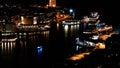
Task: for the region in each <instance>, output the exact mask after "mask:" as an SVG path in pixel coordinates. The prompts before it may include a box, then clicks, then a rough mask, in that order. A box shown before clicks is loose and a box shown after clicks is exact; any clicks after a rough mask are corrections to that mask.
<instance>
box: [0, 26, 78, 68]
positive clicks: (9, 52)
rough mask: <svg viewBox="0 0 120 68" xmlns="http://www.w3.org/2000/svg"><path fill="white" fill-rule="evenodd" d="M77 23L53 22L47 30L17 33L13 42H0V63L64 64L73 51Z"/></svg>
mask: <svg viewBox="0 0 120 68" xmlns="http://www.w3.org/2000/svg"><path fill="white" fill-rule="evenodd" d="M24 33H27V32H24ZM78 33H79V25H61V24H53V25H52V28H51V29H49V30H47V31H40V32H39V34H34V35H19V37H18V38H19V39H18V40H17V41H15V42H2V43H1V47H0V65H1V66H3V67H8V68H9V67H11V68H12V67H16V68H17V67H21V68H24V67H28V66H29V67H32V66H33V67H34V68H35V67H39V68H41V67H43V68H44V67H46V66H47V67H50V68H51V67H52V66H54V65H57V64H64V61H65V60H66V58H68V57H70V56H72V55H73V54H74V51H75V46H74V44H73V43H74V39H75V37H78V36H79V34H78Z"/></svg>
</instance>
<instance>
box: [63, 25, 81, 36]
mask: <svg viewBox="0 0 120 68" xmlns="http://www.w3.org/2000/svg"><path fill="white" fill-rule="evenodd" d="M63 28H64V32H65V37H72V36H76V37H78V36H79V34H78V33H79V28H80V27H79V25H63Z"/></svg>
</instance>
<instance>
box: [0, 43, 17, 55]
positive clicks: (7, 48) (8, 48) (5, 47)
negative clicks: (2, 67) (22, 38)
mask: <svg viewBox="0 0 120 68" xmlns="http://www.w3.org/2000/svg"><path fill="white" fill-rule="evenodd" d="M15 45H16V43H15V42H2V44H1V53H2V54H10V53H12V52H13V49H14V48H15Z"/></svg>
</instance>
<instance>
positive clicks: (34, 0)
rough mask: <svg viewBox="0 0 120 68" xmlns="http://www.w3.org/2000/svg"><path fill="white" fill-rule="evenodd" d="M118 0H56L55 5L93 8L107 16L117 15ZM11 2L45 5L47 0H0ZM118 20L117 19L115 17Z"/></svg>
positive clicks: (0, 1) (1, 0)
mask: <svg viewBox="0 0 120 68" xmlns="http://www.w3.org/2000/svg"><path fill="white" fill-rule="evenodd" d="M118 1H119V0H57V6H62V7H70V8H77V9H80V10H81V9H88V10H89V9H94V10H100V11H101V12H106V14H107V16H109V17H110V16H113V17H115V18H118V17H119V14H120V13H119V9H120V8H119V2H118ZM7 2H11V3H12V4H24V5H26V4H39V5H46V4H47V3H48V2H49V0H0V3H2V4H4V3H7ZM116 20H118V19H116Z"/></svg>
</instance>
